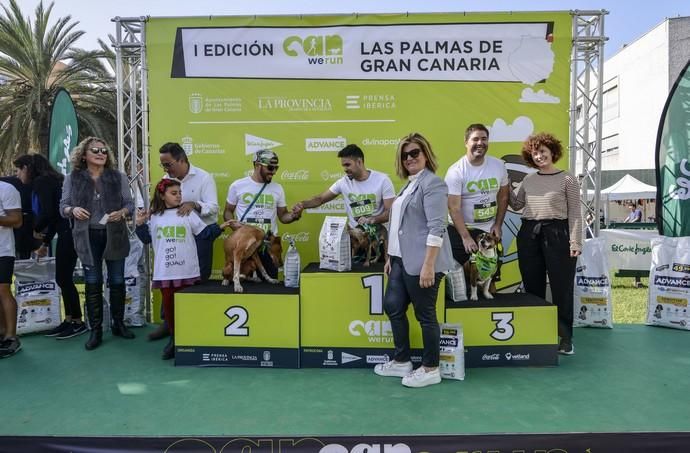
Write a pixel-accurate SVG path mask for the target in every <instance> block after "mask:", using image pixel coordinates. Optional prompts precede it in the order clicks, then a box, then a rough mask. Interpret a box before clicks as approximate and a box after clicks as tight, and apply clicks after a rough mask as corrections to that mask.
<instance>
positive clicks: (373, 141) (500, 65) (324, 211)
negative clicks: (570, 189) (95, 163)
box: [146, 12, 572, 288]
mask: <svg viewBox="0 0 690 453" xmlns="http://www.w3.org/2000/svg"><path fill="white" fill-rule="evenodd" d="M146 40H147V41H146V46H147V57H148V68H149V103H150V121H149V130H150V138H151V140H150V142H151V145H152V150H153V152H152V153H151V156H152V159H157V158H158V153H157V152H156V151H157V148H158V147H159V146H160V145H162V144H163V143H165V142H168V141H175V142H179V143H180V144H182V146H183V147H184V149H185V150H186V151H187V152H188V154H189V155H190V160H191V162H192V163H193V164H194V165H196V166H199V167H201V168H203V169H205V170H207V171H209V172H211V173H212V174H213V176H214V178H215V179H216V183H217V186H218V196H219V201H220V205H221V209H220V211H221V212H222V211H223V205H224V204H225V200H226V198H227V191H228V186H229V185H230V184H231V183H232V182H233V181H235V180H237V179H239V178H242V177H244V176H246V175H247V174H249V173H250V172H251V170H252V164H251V155H252V154H253V153H254V152H255V151H257V150H259V149H262V148H267V149H271V150H273V151H275V152H276V153H277V154H278V155H279V156H280V169H279V170H278V172H277V173H276V175H275V177H274V181H276V182H278V183H280V184H282V185H283V187H284V189H285V193H286V197H287V203H288V209H290V208H291V207H292V205H293V204H294V203H296V202H298V201H300V200H304V199H305V198H308V197H311V196H313V195H316V194H318V193H321V192H323V191H324V190H326V189H328V188H329V187H330V186H331V184H333V183H334V182H335V181H336V180H337V179H338V178H340V177H342V176H343V172H342V169H341V168H340V162H339V159H337V157H336V153H337V152H338V151H339V150H340V149H341V148H343V147H344V146H345V145H346V144H349V143H354V144H357V145H359V146H360V147H361V148H362V149H363V151H364V154H365V156H366V159H365V161H366V162H365V163H366V166H367V167H368V168H371V169H375V170H379V171H382V172H384V173H387V174H389V176H391V179H392V180H393V182H394V185H395V187H396V189H400V188H401V187H402V184H403V182H402V181H400V180H398V178H397V177H396V176H395V172H394V157H395V151H396V147H397V144H398V142H399V139H400V138H401V137H402V136H404V135H407V134H409V133H410V132H420V133H421V134H423V135H424V136H426V137H427V138H428V139H429V141H430V142H431V144H432V146H433V149H434V152H435V153H436V154H437V157H438V158H439V163H440V168H439V171H438V172H439V174H440V175H441V176H444V175H445V172H446V170H447V168H448V167H449V166H450V165H451V164H453V163H454V162H455V161H457V160H458V159H459V158H460V157H462V155H463V154H464V153H465V148H464V143H463V142H464V137H463V134H464V130H465V128H466V127H467V126H468V125H469V124H471V123H482V124H485V125H487V127H488V128H489V129H490V131H491V145H490V150H489V153H490V154H492V155H494V156H497V157H500V158H504V160H506V162H507V163H508V164H507V165H508V168H509V171H510V173H511V177H512V179H513V180H518V181H519V180H520V179H521V178H522V177H523V176H524V175H525V174H527V172H529V171H530V169H528V168H527V167H525V165H524V164H523V163H521V162H520V161H519V159H518V157H519V154H520V145H521V142H522V141H523V140H524V139H525V138H526V137H527V136H528V135H529V134H531V133H535V132H538V131H549V132H552V133H554V134H555V135H556V136H558V137H559V138H560V139H561V140H563V141H564V142H567V141H568V131H569V128H568V118H569V106H568V99H569V84H570V65H569V60H570V51H571V45H572V19H571V16H570V13H568V12H542V13H533V12H532V13H514V12H513V13H478V14H472V13H457V14H455V13H452V14H436V13H434V14H385V15H347V16H345V15H343V16H280V17H279V16H251V17H197V18H192V17H190V18H151V19H149V20H148V22H147V25H146ZM567 163H568V158H567V156H565V157H564V158H563V159H561V161H559V165H562V166H564V167H563V168H565V166H567ZM153 164H154V165H151V168H152V169H153V173H152V175H151V176H152V179H153V182H156V181H157V180H158V178H160V177H161V176H162V172H161V169H160V168H159V167H158V166H157V165H155V164H156V162H153ZM325 215H343V216H344V215H345V203H344V201H343V200H342V198H337V199H335V200H333V201H332V202H330V203H326V204H325V205H323V206H321V207H319V208H316V209H310V210H308V211H307V212H306V213H305V215H304V216H303V217H302V219H301V220H300V221H299V222H296V223H293V224H290V225H280V226H279V228H280V233H281V234H285V233H288V234H290V235H291V236H292V237H294V238H295V239H296V241H297V247H298V250H299V252H300V254H301V256H302V262H303V263H309V262H314V261H318V234H319V231H320V227H321V224H322V222H323V219H324V216H325ZM519 225H520V215H519V213H516V212H509V213H508V215H507V216H506V220H505V224H504V228H503V236H504V249H505V252H506V261H508V263H507V264H506V265H505V266H504V267H503V271H502V274H503V275H502V281H501V282H500V284H501V285H502V287H504V288H505V287H513V286H515V285H516V284H517V283H518V282H519V279H520V277H519V272H518V269H517V254H516V246H515V240H514V238H515V234H516V233H517V229H518V228H519ZM222 255H223V254H222V244H221V241H217V244H216V253H215V254H214V258H215V261H214V273H215V275H216V276H217V275H218V273H219V271H220V268H221V266H222V261H223V256H222Z"/></svg>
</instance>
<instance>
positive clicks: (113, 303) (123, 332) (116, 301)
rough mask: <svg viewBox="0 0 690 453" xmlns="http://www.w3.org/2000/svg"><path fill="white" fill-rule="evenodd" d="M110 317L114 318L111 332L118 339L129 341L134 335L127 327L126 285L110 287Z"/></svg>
mask: <svg viewBox="0 0 690 453" xmlns="http://www.w3.org/2000/svg"><path fill="white" fill-rule="evenodd" d="M110 316H111V317H112V318H113V320H112V323H113V325H112V327H111V329H110V330H111V331H112V332H113V335H115V336H116V337H122V338H125V339H127V340H131V339H133V338H134V334H133V333H132V332H131V331H130V330H129V329H128V328H127V326H125V284H124V283H122V284H119V285H110Z"/></svg>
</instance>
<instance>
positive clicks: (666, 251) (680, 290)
mask: <svg viewBox="0 0 690 453" xmlns="http://www.w3.org/2000/svg"><path fill="white" fill-rule="evenodd" d="M689 302H690V237H676V238H672V237H665V236H661V237H659V238H654V239H652V265H651V269H650V272H649V299H648V303H647V324H648V325H650V326H663V327H671V328H673V329H681V330H690V317H689V316H688V314H689V311H690V307H688V303H689Z"/></svg>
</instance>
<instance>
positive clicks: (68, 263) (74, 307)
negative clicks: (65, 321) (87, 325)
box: [55, 229, 82, 319]
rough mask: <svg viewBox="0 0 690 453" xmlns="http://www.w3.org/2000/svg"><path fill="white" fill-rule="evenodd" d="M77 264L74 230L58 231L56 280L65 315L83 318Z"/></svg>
mask: <svg viewBox="0 0 690 453" xmlns="http://www.w3.org/2000/svg"><path fill="white" fill-rule="evenodd" d="M76 265H77V252H75V251H74V241H73V239H72V231H71V230H70V229H66V230H64V231H60V232H58V237H57V244H56V245H55V281H56V282H57V284H58V286H59V287H60V290H61V291H62V303H63V304H64V305H65V315H67V316H71V317H72V318H73V319H79V318H81V316H82V314H81V305H80V304H79V292H77V287H76V286H74V277H73V276H74V268H75V267H76Z"/></svg>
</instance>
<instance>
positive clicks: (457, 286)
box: [446, 261, 467, 302]
mask: <svg viewBox="0 0 690 453" xmlns="http://www.w3.org/2000/svg"><path fill="white" fill-rule="evenodd" d="M454 263H455V269H453V270H452V271H450V272H448V273H447V274H446V297H448V298H449V299H450V300H452V301H453V302H464V301H466V300H467V281H466V280H465V268H464V267H462V266H461V265H460V264H458V263H457V261H456V262H454Z"/></svg>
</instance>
